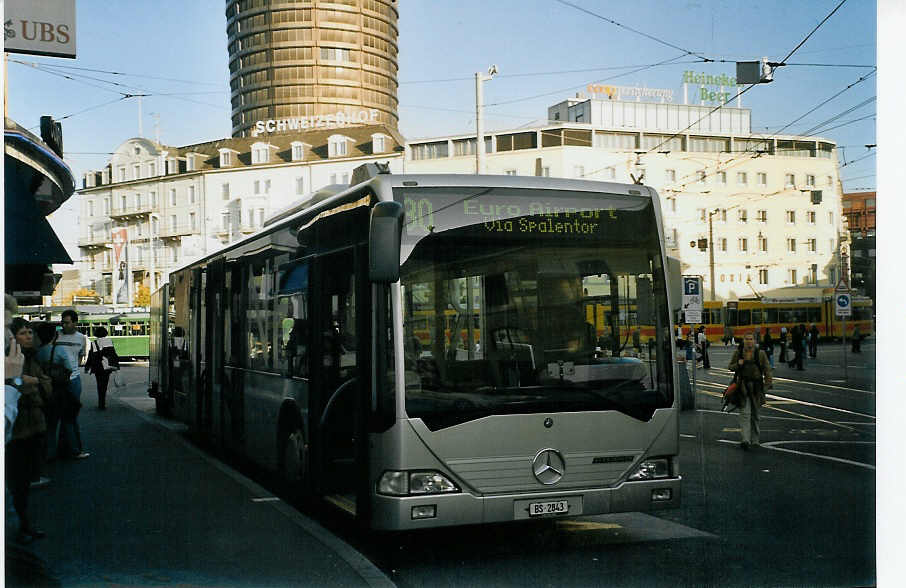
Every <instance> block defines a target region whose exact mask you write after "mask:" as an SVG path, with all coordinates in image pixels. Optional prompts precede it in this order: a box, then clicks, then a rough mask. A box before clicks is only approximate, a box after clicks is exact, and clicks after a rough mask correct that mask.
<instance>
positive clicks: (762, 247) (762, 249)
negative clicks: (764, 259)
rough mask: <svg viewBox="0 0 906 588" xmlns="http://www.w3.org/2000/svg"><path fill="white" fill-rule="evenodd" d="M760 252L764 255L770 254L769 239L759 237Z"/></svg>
mask: <svg viewBox="0 0 906 588" xmlns="http://www.w3.org/2000/svg"><path fill="white" fill-rule="evenodd" d="M758 250H759V251H760V252H762V253H767V252H768V238H767V237H765V236H760V237H758Z"/></svg>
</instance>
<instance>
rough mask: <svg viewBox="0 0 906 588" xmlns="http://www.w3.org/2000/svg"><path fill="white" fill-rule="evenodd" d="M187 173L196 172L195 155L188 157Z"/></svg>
mask: <svg viewBox="0 0 906 588" xmlns="http://www.w3.org/2000/svg"><path fill="white" fill-rule="evenodd" d="M186 171H195V156H194V155H186Z"/></svg>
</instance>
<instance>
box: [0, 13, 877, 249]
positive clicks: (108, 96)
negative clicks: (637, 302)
mask: <svg viewBox="0 0 906 588" xmlns="http://www.w3.org/2000/svg"><path fill="white" fill-rule="evenodd" d="M839 3H840V2H839V0H832V1H818V0H803V1H799V2H789V0H777V1H775V0H748V1H736V0H722V1H721V0H669V1H668V0H635V1H633V2H603V1H601V0H597V1H593V0H568V1H567V0H563V1H561V0H495V1H493V2H489V1H487V0H457V1H455V2H450V1H447V2H444V1H440V0H401V1H400V4H399V5H400V20H399V28H400V38H399V82H400V86H399V99H400V108H399V114H400V130H401V131H402V133H403V135H404V136H405V137H407V138H409V139H416V138H422V137H430V136H436V135H444V134H453V133H466V132H470V131H473V130H474V126H475V118H474V113H475V83H474V74H475V72H477V71H486V70H487V68H488V67H489V66H490V65H491V64H494V65H496V66H497V68H498V71H499V73H498V75H497V76H496V77H495V78H494V79H492V80H491V81H489V82H486V83H485V85H484V102H485V126H486V129H488V130H494V129H504V128H516V127H519V126H522V125H529V124H532V123H533V122H536V121H538V120H540V119H543V118H544V117H546V113H547V107H548V106H550V105H552V104H555V103H557V102H560V101H562V100H564V99H566V98H568V97H572V96H574V95H575V94H576V92H584V91H585V88H586V86H587V85H588V84H591V83H608V84H613V85H625V86H636V85H638V86H647V87H651V88H667V89H672V90H673V91H674V96H675V97H676V98H675V101H677V102H681V101H682V95H683V94H682V76H683V72H684V71H688V70H692V71H695V72H697V73H704V74H708V75H720V74H727V75H728V76H732V75H735V61H737V60H743V61H753V60H758V59H760V58H762V57H767V58H768V59H769V60H772V61H780V60H781V59H783V58H785V57H786V56H787V55H789V54H790V52H792V51H793V50H794V49H795V48H796V47H797V46H798V45H799V44H800V42H802V41H803V40H804V39H805V37H806V36H807V35H808V34H809V33H810V32H812V30H813V29H815V27H816V26H817V25H818V24H819V23H820V22H821V21H822V19H824V18H825V17H826V16H827V15H828V14H830V13H831V11H833V10H834V8H835V7H837V5H838V4H839ZM76 9H77V14H76V19H77V33H76V34H77V54H78V57H77V59H62V58H52V57H35V56H29V55H17V54H10V63H9V70H8V89H9V116H10V117H11V118H12V119H13V120H15V121H16V122H18V123H19V124H21V125H23V126H25V127H27V128H33V129H34V130H35V131H37V125H38V122H39V119H40V116H41V115H52V116H54V117H55V118H56V119H58V120H60V119H62V121H61V122H62V124H63V138H64V149H65V156H64V159H65V160H66V162H67V163H68V164H69V166H70V167H71V169H72V171H73V174H74V175H75V177H76V181H77V183H78V185H79V186H81V176H82V174H83V173H84V172H85V171H88V170H92V169H100V168H102V167H103V166H104V165H105V164H106V162H107V160H108V159H109V155H110V153H111V152H112V151H113V150H114V149H115V148H116V147H117V146H118V145H120V144H121V143H122V142H123V141H125V140H127V139H129V138H132V137H135V136H138V135H139V119H140V118H141V126H142V130H143V136H145V137H149V138H154V137H155V133H156V132H159V134H160V140H161V141H162V142H163V143H166V144H170V145H176V146H181V145H187V144H192V143H199V142H203V141H209V140H214V139H219V138H224V137H229V136H230V134H231V127H230V104H229V71H228V69H227V37H226V17H225V14H224V11H225V2H224V1H223V0H191V1H188V2H186V1H182V0H180V1H176V0H158V1H155V2H150V1H145V2H124V3H117V4H116V5H111V3H110V2H108V1H101V0H77V1H76ZM112 11H115V12H116V14H112ZM590 13H592V14H590ZM876 13H877V6H876V4H875V2H873V1H870V0H847V1H845V2H844V3H843V5H842V6H841V7H840V8H839V9H838V10H837V11H836V12H835V13H834V14H833V15H832V16H831V17H830V18H829V19H827V21H826V22H824V24H822V25H821V26H820V27H819V28H818V29H817V30H816V31H815V32H814V33H813V34H812V35H811V37H809V38H808V40H807V41H805V43H803V44H802V45H801V46H800V47H799V48H798V49H796V51H795V52H794V53H793V54H792V56H790V57H789V59H788V60H787V63H788V64H790V65H788V66H786V67H782V68H778V69H777V70H776V71H775V73H774V81H773V82H772V83H770V84H759V85H757V86H755V87H754V88H752V89H751V90H748V91H747V92H746V93H745V94H744V95H743V96H742V103H743V107H745V108H751V109H752V130H753V131H754V132H778V131H780V130H781V129H784V127H786V129H785V130H784V131H783V132H784V133H789V134H795V133H802V132H805V131H807V130H810V129H812V128H813V127H815V126H817V125H818V124H819V123H823V122H825V121H829V120H830V121H831V122H828V123H827V124H826V125H825V126H823V127H821V129H820V130H818V131H814V132H812V133H810V134H814V135H818V136H821V137H825V138H827V139H830V140H832V141H835V142H836V143H837V145H838V146H839V147H840V151H839V155H840V159H841V163H842V162H844V161H845V162H847V165H846V166H845V167H842V168H841V170H840V174H841V177H842V178H843V185H844V190H845V191H847V192H849V191H859V190H873V189H874V188H875V181H876V177H875V167H876V159H875V157H874V156H873V154H872V153H871V151H872V150H871V149H869V148H866V147H865V146H866V145H874V144H875V143H876V142H877V141H876V135H875V127H876V119H875V116H874V115H875V113H876V106H877V102H876V101H875V96H876V82H877V76H876V75H873V72H874V71H875V70H874V69H873V67H874V66H875V65H876V64H877V50H876V46H877V39H876V28H877V24H878V23H877V18H876ZM702 58H707V59H711V60H714V62H704V61H703V60H702ZM667 60H672V61H671V63H669V64H665V65H659V66H654V67H646V66H651V65H653V64H657V63H659V62H664V61H667ZM720 60H726V62H723V63H722V62H720ZM19 62H25V64H23V63H19ZM33 64H37V65H38V67H35V66H34V65H33ZM793 64H803V65H793ZM806 64H807V65H806ZM845 66H846V67H845ZM849 66H859V67H849ZM75 68H83V69H75ZM92 70H97V71H92ZM105 72H118V73H119V74H128V75H115V74H111V73H105ZM63 76H69V78H72V79H69V78H67V77H63ZM860 78H864V79H862V80H861V81H860ZM111 82H112V83H111ZM114 83H115V84H121V85H114ZM847 86H851V87H850V88H849V89H846V88H847ZM690 91H691V90H690ZM841 91H842V92H841ZM838 93H839V95H838V96H837V97H836V98H833V99H832V100H829V101H828V99H830V98H831V97H833V96H834V95H836V94H838ZM123 94H149V96H146V97H144V98H142V100H141V105H139V101H138V99H137V98H134V97H132V98H123ZM825 101H827V102H826V104H824V105H823V106H820V107H819V108H817V109H816V108H815V107H817V106H819V105H820V104H821V103H822V102H825ZM732 105H735V101H734V103H733V104H732ZM139 106H141V117H139ZM812 109H815V110H814V112H811V113H810V114H807V115H806V116H804V117H803V118H801V120H799V121H798V122H795V123H794V124H792V125H791V126H788V127H787V125H788V124H789V123H791V122H793V121H796V119H798V118H800V117H802V115H804V114H806V113H808V112H809V111H810V110H812ZM847 111H848V112H847ZM155 125H157V129H156V128H155ZM850 161H852V162H853V163H848V162H850ZM77 216H78V197H77V196H74V197H73V198H71V199H70V200H69V201H68V202H67V203H66V204H65V205H64V206H63V207H62V208H61V210H60V211H58V212H57V213H55V214H54V215H53V216H52V217H51V223H52V224H53V225H54V227H55V229H56V230H57V232H58V234H59V235H60V237H61V239H62V240H63V242H64V244H65V245H67V247H68V248H69V249H70V253H71V255H72V256H73V257H74V258H75V259H77V258H78V249H77V247H75V242H76V240H77V237H78V235H77V234H76V233H77V231H74V230H72V228H71V227H72V226H73V224H74V223H73V218H74V217H77ZM67 227H69V228H68V229H67ZM70 235H71V237H70Z"/></svg>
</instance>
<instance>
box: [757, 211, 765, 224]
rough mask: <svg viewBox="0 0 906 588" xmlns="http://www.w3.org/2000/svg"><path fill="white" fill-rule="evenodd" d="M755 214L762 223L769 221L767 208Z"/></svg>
mask: <svg viewBox="0 0 906 588" xmlns="http://www.w3.org/2000/svg"><path fill="white" fill-rule="evenodd" d="M755 215H756V217H757V219H758V222H760V223H766V222H768V211H767V210H759V211H758V212H756V213H755Z"/></svg>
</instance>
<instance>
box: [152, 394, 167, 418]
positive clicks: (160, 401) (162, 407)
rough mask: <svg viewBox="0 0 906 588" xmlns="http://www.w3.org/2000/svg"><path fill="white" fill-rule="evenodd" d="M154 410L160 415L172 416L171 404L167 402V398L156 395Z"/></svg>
mask: <svg viewBox="0 0 906 588" xmlns="http://www.w3.org/2000/svg"><path fill="white" fill-rule="evenodd" d="M154 411H155V412H156V413H157V415H158V416H162V417H166V416H170V406H169V405H168V404H167V400H166V399H165V398H160V397H159V396H158V397H156V398H155V399H154Z"/></svg>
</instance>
